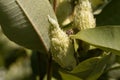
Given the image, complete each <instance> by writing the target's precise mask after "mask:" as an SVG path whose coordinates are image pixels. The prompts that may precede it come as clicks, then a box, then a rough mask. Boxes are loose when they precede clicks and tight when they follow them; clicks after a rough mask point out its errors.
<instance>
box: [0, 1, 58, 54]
mask: <svg viewBox="0 0 120 80" xmlns="http://www.w3.org/2000/svg"><path fill="white" fill-rule="evenodd" d="M48 15H50V16H51V17H52V18H54V19H55V20H56V16H55V14H54V11H53V9H52V7H51V5H50V3H49V1H48V0H0V24H1V26H2V29H3V31H4V33H5V34H6V36H7V37H8V38H9V39H10V40H12V41H14V42H16V43H17V44H20V45H22V46H24V47H27V48H30V49H37V50H40V51H41V52H46V51H49V47H50V40H49V35H48V32H49V22H48V18H47V16H48Z"/></svg>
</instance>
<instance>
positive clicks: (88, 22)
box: [74, 0, 96, 30]
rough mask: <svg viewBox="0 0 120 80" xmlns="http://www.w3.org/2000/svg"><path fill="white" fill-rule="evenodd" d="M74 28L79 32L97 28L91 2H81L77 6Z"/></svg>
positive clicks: (86, 0)
mask: <svg viewBox="0 0 120 80" xmlns="http://www.w3.org/2000/svg"><path fill="white" fill-rule="evenodd" d="M74 26H75V27H77V28H78V29H79V30H83V29H87V28H94V27H95V26H96V25H95V19H94V16H93V13H92V8H91V4H90V2H89V0H79V1H78V4H77V5H76V6H75V13H74Z"/></svg>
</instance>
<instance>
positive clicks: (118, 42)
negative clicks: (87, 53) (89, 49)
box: [73, 26, 120, 55]
mask: <svg viewBox="0 0 120 80" xmlns="http://www.w3.org/2000/svg"><path fill="white" fill-rule="evenodd" d="M73 37H74V38H76V39H80V40H83V41H85V42H87V43H89V44H91V45H94V46H96V47H99V48H101V49H103V50H105V51H111V52H113V53H116V54H117V55H120V26H104V27H97V28H94V29H87V30H83V31H80V32H79V33H77V34H76V35H75V36H73Z"/></svg>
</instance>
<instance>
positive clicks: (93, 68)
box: [71, 55, 110, 80]
mask: <svg viewBox="0 0 120 80" xmlns="http://www.w3.org/2000/svg"><path fill="white" fill-rule="evenodd" d="M109 58H110V55H105V56H101V57H94V58H90V59H87V60H85V61H83V62H81V63H79V65H78V66H77V67H76V68H75V69H73V71H71V73H72V74H74V75H76V76H78V77H81V78H83V79H85V80H97V79H98V78H99V77H100V75H101V74H102V73H103V72H104V69H105V68H106V64H107V63H108V61H109Z"/></svg>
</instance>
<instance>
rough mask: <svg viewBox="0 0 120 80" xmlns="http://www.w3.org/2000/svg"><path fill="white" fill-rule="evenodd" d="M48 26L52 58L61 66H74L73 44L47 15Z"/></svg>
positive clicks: (68, 67)
mask: <svg viewBox="0 0 120 80" xmlns="http://www.w3.org/2000/svg"><path fill="white" fill-rule="evenodd" d="M48 19H49V22H50V23H51V26H50V40H51V49H50V50H51V52H52V57H53V60H55V61H56V62H57V63H58V64H59V65H60V66H61V67H63V68H66V69H70V70H71V69H72V68H74V67H75V66H76V59H75V57H74V48H73V44H72V42H71V40H70V38H69V37H68V35H67V34H66V33H65V32H64V31H63V30H61V29H60V27H59V24H58V23H57V21H55V20H53V19H52V18H51V17H50V16H48Z"/></svg>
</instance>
